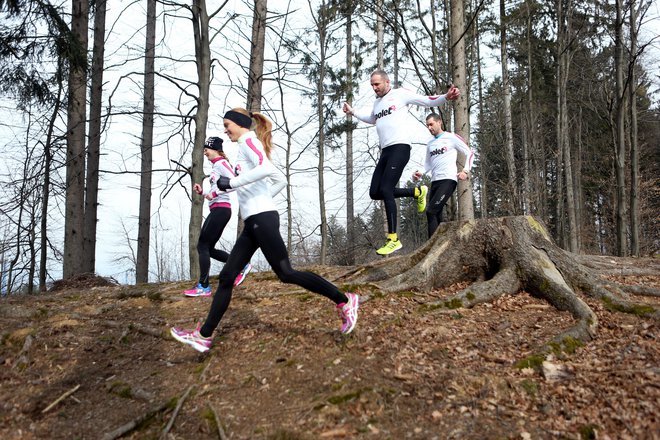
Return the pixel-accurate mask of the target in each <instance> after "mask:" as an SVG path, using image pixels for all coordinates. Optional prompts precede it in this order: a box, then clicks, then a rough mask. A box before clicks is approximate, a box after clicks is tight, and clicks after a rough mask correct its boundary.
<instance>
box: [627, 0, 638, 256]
mask: <svg viewBox="0 0 660 440" xmlns="http://www.w3.org/2000/svg"><path fill="white" fill-rule="evenodd" d="M630 54H631V59H630V64H629V66H628V72H629V79H628V104H629V106H630V109H629V113H630V170H631V173H630V253H631V255H633V256H639V203H638V202H639V201H638V199H637V197H638V192H639V146H638V136H637V77H636V75H635V69H636V67H637V66H636V64H637V63H636V60H637V11H636V10H635V1H634V0H630Z"/></svg>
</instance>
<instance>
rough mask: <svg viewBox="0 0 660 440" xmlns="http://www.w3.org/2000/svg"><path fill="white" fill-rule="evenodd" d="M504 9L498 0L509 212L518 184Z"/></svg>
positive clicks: (516, 205) (515, 202) (516, 206)
mask: <svg viewBox="0 0 660 440" xmlns="http://www.w3.org/2000/svg"><path fill="white" fill-rule="evenodd" d="M505 16H506V11H505V9H504V0H500V56H501V64H502V93H503V95H504V129H505V139H506V140H505V143H504V150H505V152H506V162H507V168H508V171H509V191H510V194H511V208H510V209H511V211H510V212H511V213H512V214H517V213H518V211H519V197H518V192H519V191H518V185H517V184H516V161H515V155H514V152H513V116H512V111H511V87H510V85H509V66H508V61H507V58H508V57H507V37H506V22H505V20H506V19H505Z"/></svg>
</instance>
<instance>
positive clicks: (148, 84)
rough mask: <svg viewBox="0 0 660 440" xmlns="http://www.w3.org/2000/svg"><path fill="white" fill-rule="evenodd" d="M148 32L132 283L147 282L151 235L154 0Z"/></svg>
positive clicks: (149, 1) (151, 0)
mask: <svg viewBox="0 0 660 440" xmlns="http://www.w3.org/2000/svg"><path fill="white" fill-rule="evenodd" d="M146 28H147V32H146V40H145V45H144V99H143V102H142V137H141V139H140V202H139V203H140V206H139V212H138V236H137V261H136V263H137V265H136V267H135V282H136V283H146V282H148V281H149V253H150V246H149V242H150V234H151V177H152V176H151V172H152V156H153V153H152V151H153V133H154V87H155V85H154V76H155V72H154V68H155V66H154V65H155V55H156V0H147V27H146Z"/></svg>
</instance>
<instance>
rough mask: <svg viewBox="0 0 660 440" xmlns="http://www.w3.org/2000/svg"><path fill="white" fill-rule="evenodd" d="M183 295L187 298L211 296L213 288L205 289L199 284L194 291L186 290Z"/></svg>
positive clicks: (207, 287)
mask: <svg viewBox="0 0 660 440" xmlns="http://www.w3.org/2000/svg"><path fill="white" fill-rule="evenodd" d="M183 294H184V295H186V296H211V286H206V287H204V286H202V285H201V284H199V283H197V285H196V286H195V287H193V288H192V289H190V290H184V291H183Z"/></svg>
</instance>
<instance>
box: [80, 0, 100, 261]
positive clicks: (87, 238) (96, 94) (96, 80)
mask: <svg viewBox="0 0 660 440" xmlns="http://www.w3.org/2000/svg"><path fill="white" fill-rule="evenodd" d="M105 12H106V0H98V1H97V2H96V11H95V14H94V49H93V55H92V78H91V87H90V101H89V146H88V148H87V178H86V182H87V186H86V187H85V233H84V238H83V240H84V243H83V249H84V250H85V255H84V256H83V266H84V267H83V271H84V272H89V273H94V272H95V271H96V224H97V221H98V218H97V217H98V216H97V209H98V195H99V163H100V157H101V110H102V107H103V65H104V61H103V56H104V52H105Z"/></svg>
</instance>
